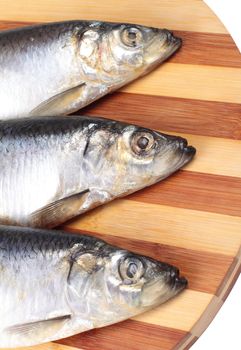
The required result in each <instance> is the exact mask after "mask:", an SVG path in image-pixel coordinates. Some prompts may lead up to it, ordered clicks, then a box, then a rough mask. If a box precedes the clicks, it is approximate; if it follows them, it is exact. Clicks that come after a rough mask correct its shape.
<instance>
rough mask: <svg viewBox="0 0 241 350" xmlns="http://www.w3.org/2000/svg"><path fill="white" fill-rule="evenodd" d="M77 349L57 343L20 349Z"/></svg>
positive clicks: (17, 349) (16, 349)
mask: <svg viewBox="0 0 241 350" xmlns="http://www.w3.org/2000/svg"><path fill="white" fill-rule="evenodd" d="M77 349H78V350H79V349H80V348H76V347H72V346H65V345H60V344H57V343H47V344H41V345H36V346H28V347H25V346H24V347H22V348H21V350H77ZM2 350H9V349H4V348H2ZM13 350H19V348H15V349H13Z"/></svg>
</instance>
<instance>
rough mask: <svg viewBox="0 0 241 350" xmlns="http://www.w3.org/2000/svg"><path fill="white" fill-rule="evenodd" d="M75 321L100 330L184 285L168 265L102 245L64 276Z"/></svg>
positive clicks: (158, 301)
mask: <svg viewBox="0 0 241 350" xmlns="http://www.w3.org/2000/svg"><path fill="white" fill-rule="evenodd" d="M68 286H69V295H68V301H69V304H70V307H71V309H72V310H74V311H73V312H74V314H75V318H77V319H81V320H82V321H83V320H84V319H85V318H87V319H90V317H89V316H90V315H91V322H92V327H93V328H95V327H102V326H105V325H108V324H112V323H115V322H119V321H122V320H125V319H127V318H129V317H132V316H134V315H137V314H139V313H142V312H144V311H147V310H149V309H151V308H153V307H156V306H158V305H160V304H162V303H164V302H165V301H167V300H169V299H171V298H172V297H174V296H175V295H176V294H178V293H179V292H181V291H182V290H183V289H184V288H185V287H186V286H187V280H186V279H185V278H184V277H180V275H179V270H178V269H177V268H176V267H174V266H171V265H169V264H166V263H163V262H159V261H156V260H154V259H151V258H148V257H145V256H142V255H137V254H134V253H132V252H130V251H127V250H123V249H120V248H117V247H114V246H111V245H108V244H106V243H105V242H102V243H100V244H98V246H96V250H95V251H92V252H89V253H87V254H83V255H81V256H80V257H79V258H78V261H77V262H76V263H75V266H72V268H71V273H70V274H69V276H68Z"/></svg>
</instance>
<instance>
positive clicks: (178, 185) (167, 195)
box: [128, 171, 241, 216]
mask: <svg viewBox="0 0 241 350" xmlns="http://www.w3.org/2000/svg"><path fill="white" fill-rule="evenodd" d="M207 198H209V201H208V203H207ZM128 199H131V200H135V201H140V202H145V203H153V204H163V205H169V206H174V207H179V208H189V209H194V210H202V211H208V212H214V213H220V214H227V215H234V216H241V207H240V203H241V178H235V177H231V176H217V175H211V174H204V173H195V172H191V171H180V172H178V173H176V174H174V175H173V176H171V177H170V178H168V179H166V180H164V181H162V182H160V183H158V184H156V185H154V186H151V187H148V188H146V189H144V190H142V191H139V192H136V193H134V194H133V195H131V196H129V197H128Z"/></svg>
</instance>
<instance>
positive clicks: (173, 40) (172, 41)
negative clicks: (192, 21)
mask: <svg viewBox="0 0 241 350" xmlns="http://www.w3.org/2000/svg"><path fill="white" fill-rule="evenodd" d="M163 31H164V34H165V35H166V44H167V45H171V46H175V47H180V46H181V45H182V39H181V38H178V37H176V36H175V35H174V34H173V32H171V31H170V30H167V29H163Z"/></svg>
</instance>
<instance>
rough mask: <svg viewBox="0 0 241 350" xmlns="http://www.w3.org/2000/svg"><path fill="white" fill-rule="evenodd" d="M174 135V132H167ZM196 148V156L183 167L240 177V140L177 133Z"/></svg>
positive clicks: (201, 171) (190, 169)
mask: <svg viewBox="0 0 241 350" xmlns="http://www.w3.org/2000/svg"><path fill="white" fill-rule="evenodd" d="M169 133H170V134H173V135H176V133H173V132H169ZM179 135H180V136H183V137H185V138H186V139H187V140H188V142H189V144H190V145H193V146H195V147H196V149H197V156H196V157H195V158H194V160H192V162H191V163H189V164H188V165H187V166H186V167H185V169H186V170H189V171H195V172H200V173H208V174H216V175H224V176H233V177H241V164H240V154H241V141H240V140H238V141H237V140H229V139H221V138H216V137H205V136H199V135H191V134H182V133H180V134H179Z"/></svg>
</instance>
